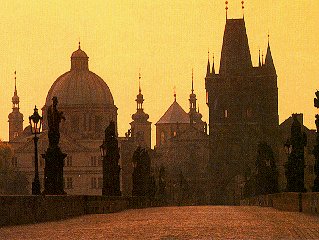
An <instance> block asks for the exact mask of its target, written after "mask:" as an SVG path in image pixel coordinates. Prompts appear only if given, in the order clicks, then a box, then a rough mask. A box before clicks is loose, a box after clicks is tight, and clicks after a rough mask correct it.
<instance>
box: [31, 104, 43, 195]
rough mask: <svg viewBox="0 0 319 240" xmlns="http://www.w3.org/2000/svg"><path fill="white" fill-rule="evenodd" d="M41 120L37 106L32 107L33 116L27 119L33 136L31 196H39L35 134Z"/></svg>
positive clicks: (39, 127) (40, 124)
mask: <svg viewBox="0 0 319 240" xmlns="http://www.w3.org/2000/svg"><path fill="white" fill-rule="evenodd" d="M42 121H43V118H42V117H41V116H40V115H39V113H38V109H37V106H35V107H34V112H33V115H32V116H30V117H29V123H30V126H31V133H32V134H33V135H34V138H33V140H34V180H33V182H32V194H33V195H40V194H41V189H40V180H39V167H38V140H39V137H38V136H37V134H39V133H40V132H41V127H42Z"/></svg>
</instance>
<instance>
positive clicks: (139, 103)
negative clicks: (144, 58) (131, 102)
mask: <svg viewBox="0 0 319 240" xmlns="http://www.w3.org/2000/svg"><path fill="white" fill-rule="evenodd" d="M135 101H136V104H137V107H136V110H142V111H143V102H144V98H143V94H142V89H141V71H139V73H138V94H137V96H136V100H135Z"/></svg>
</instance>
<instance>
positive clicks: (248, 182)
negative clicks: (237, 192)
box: [243, 166, 255, 198]
mask: <svg viewBox="0 0 319 240" xmlns="http://www.w3.org/2000/svg"><path fill="white" fill-rule="evenodd" d="M244 177H245V185H244V190H243V198H249V197H253V196H254V195H255V177H254V175H253V174H252V171H251V168H250V167H249V166H246V168H245V173H244Z"/></svg>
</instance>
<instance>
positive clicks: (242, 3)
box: [241, 1, 245, 17]
mask: <svg viewBox="0 0 319 240" xmlns="http://www.w3.org/2000/svg"><path fill="white" fill-rule="evenodd" d="M244 3H245V2H244V1H241V9H242V10H243V17H244V9H245V7H244Z"/></svg>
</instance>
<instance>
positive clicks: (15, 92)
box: [14, 71, 17, 95]
mask: <svg viewBox="0 0 319 240" xmlns="http://www.w3.org/2000/svg"><path fill="white" fill-rule="evenodd" d="M14 95H17V71H14Z"/></svg>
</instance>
